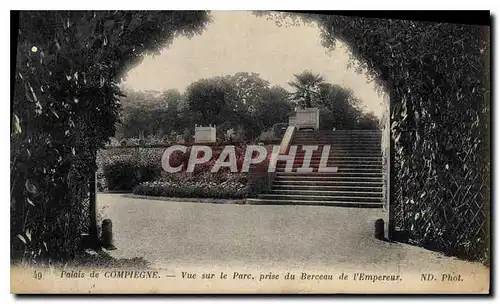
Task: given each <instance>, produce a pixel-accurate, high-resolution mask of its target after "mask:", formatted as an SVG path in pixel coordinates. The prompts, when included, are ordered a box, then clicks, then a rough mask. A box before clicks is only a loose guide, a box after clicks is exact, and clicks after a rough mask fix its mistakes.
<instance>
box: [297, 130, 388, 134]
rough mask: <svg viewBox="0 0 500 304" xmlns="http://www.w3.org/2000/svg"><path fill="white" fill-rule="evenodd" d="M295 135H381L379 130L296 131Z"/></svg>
mask: <svg viewBox="0 0 500 304" xmlns="http://www.w3.org/2000/svg"><path fill="white" fill-rule="evenodd" d="M295 133H298V134H371V133H375V134H377V133H378V134H381V133H382V132H381V131H380V130H317V131H301V130H298V131H296V132H295Z"/></svg>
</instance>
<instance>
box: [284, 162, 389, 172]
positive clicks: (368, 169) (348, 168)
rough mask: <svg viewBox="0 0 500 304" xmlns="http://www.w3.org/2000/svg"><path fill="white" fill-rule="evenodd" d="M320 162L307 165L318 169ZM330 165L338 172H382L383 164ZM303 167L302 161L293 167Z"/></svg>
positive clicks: (329, 165) (294, 168)
mask: <svg viewBox="0 0 500 304" xmlns="http://www.w3.org/2000/svg"><path fill="white" fill-rule="evenodd" d="M286 165H287V164H286V163H279V164H277V165H276V169H285V168H286V167H287V166H286ZM319 165H320V164H319V163H315V164H309V165H308V166H307V167H309V168H313V169H316V170H317V169H318V168H319ZM327 165H328V167H337V168H338V171H337V172H382V171H381V170H382V165H372V166H369V165H361V166H353V165H346V164H334V163H327ZM299 168H302V163H298V164H297V163H296V164H293V165H292V169H293V170H296V169H299Z"/></svg>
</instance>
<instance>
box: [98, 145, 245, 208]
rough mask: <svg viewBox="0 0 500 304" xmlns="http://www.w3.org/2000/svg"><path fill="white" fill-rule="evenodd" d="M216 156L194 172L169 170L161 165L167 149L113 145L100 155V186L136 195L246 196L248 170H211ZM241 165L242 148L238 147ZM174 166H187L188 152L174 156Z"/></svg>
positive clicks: (100, 188)
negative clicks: (114, 146)
mask: <svg viewBox="0 0 500 304" xmlns="http://www.w3.org/2000/svg"><path fill="white" fill-rule="evenodd" d="M220 150H221V149H218V150H215V151H214V155H213V159H212V160H211V161H209V162H207V163H205V164H201V165H197V166H196V167H195V170H194V172H192V173H187V172H179V173H167V172H165V171H163V169H162V168H161V157H162V154H163V152H164V151H165V148H114V149H106V150H103V151H100V153H99V154H98V159H97V164H98V174H97V175H98V189H99V190H100V191H106V190H133V193H134V194H139V195H149V196H167V197H185V198H227V199H238V198H243V197H246V195H247V187H246V185H247V177H248V175H247V173H231V172H229V170H228V169H227V168H224V169H222V170H220V171H219V172H217V173H212V172H210V169H211V168H212V166H213V163H214V162H215V158H216V157H218V155H219V153H220ZM236 151H237V155H238V160H237V163H238V167H239V168H241V163H242V161H243V153H244V149H243V148H237V149H236ZM171 163H172V165H177V164H184V165H185V166H186V165H187V155H173V158H172V159H171Z"/></svg>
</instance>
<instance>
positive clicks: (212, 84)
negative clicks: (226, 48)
mask: <svg viewBox="0 0 500 304" xmlns="http://www.w3.org/2000/svg"><path fill="white" fill-rule="evenodd" d="M185 94H186V102H187V105H188V107H189V109H190V110H191V111H192V112H193V113H197V114H199V115H200V118H201V123H202V124H205V125H206V124H217V123H219V122H220V121H222V120H223V119H221V114H222V113H223V111H224V110H225V109H226V108H225V107H226V106H227V104H228V103H229V101H230V100H231V99H233V97H232V95H233V94H234V90H233V87H232V86H231V85H230V83H229V82H228V81H227V80H226V79H224V78H222V77H214V78H210V79H200V80H198V81H195V82H193V83H192V84H190V85H189V86H188V87H187V89H186V93H185Z"/></svg>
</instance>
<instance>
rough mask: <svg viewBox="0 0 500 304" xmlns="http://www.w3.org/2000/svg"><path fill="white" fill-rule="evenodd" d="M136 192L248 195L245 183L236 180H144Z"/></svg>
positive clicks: (185, 194) (140, 193)
mask: <svg viewBox="0 0 500 304" xmlns="http://www.w3.org/2000/svg"><path fill="white" fill-rule="evenodd" d="M133 192H134V194H139V195H149V196H165V197H196V198H227V199H235V198H244V197H246V196H247V187H246V185H245V184H242V183H239V182H235V181H225V182H222V183H220V184H218V183H214V182H193V181H185V182H183V183H172V182H167V181H152V182H144V183H141V184H140V185H138V186H136V187H135V188H134V190H133Z"/></svg>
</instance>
